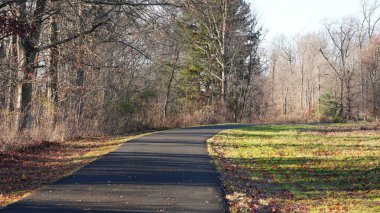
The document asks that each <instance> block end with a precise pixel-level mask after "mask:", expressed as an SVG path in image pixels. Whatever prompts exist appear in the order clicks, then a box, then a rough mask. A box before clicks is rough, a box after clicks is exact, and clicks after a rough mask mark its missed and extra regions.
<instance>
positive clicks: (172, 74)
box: [164, 49, 179, 118]
mask: <svg viewBox="0 0 380 213" xmlns="http://www.w3.org/2000/svg"><path fill="white" fill-rule="evenodd" d="M175 53H176V56H175V61H174V63H173V64H172V69H171V73H170V78H169V82H168V86H167V90H166V96H165V104H164V118H166V117H167V115H168V106H169V99H170V93H171V88H172V83H173V79H174V73H175V71H176V69H177V63H178V59H179V51H178V50H177V49H176V50H175Z"/></svg>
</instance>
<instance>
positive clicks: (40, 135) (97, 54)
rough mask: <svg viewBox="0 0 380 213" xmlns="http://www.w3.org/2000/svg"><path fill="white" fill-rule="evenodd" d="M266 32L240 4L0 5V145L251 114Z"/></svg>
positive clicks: (20, 1)
mask: <svg viewBox="0 0 380 213" xmlns="http://www.w3.org/2000/svg"><path fill="white" fill-rule="evenodd" d="M261 36H262V30H261V28H260V26H259V24H258V21H257V18H256V16H255V14H254V13H252V11H251V8H250V5H249V4H247V3H246V2H245V1H243V0H233V1H222V2H219V1H203V0H202V1H200V0H188V1H175V0H174V1H170V0H157V1H145V0H136V1H125V0H117V1H96V0H74V1H72V0H70V1H66V0H65V1H53V0H5V1H2V2H1V4H0V43H1V46H0V60H1V64H0V66H1V72H0V73H1V74H0V81H1V84H0V85H1V89H0V129H1V130H0V131H1V132H2V134H1V135H0V144H1V147H2V149H8V148H12V147H17V146H22V145H23V144H25V143H27V144H28V143H32V142H33V141H61V140H67V139H75V138H84V137H94V136H102V135H112V134H121V133H125V132H130V131H141V130H149V129H162V128H168V127H180V126H189V125H195V124H208V123H217V122H223V121H235V122H240V121H243V120H250V119H251V118H254V117H256V116H258V115H259V114H260V113H259V112H260V110H259V109H260V108H261V105H262V103H261V102H260V101H261V100H262V99H261V98H257V97H261V96H262V95H263V94H264V93H263V91H262V85H261V84H262V82H261V79H262V78H263V75H262V66H261V60H260V56H259V53H258V49H259V44H260V39H261ZM259 100H260V101H259Z"/></svg>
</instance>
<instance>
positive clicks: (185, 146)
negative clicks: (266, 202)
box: [0, 125, 242, 213]
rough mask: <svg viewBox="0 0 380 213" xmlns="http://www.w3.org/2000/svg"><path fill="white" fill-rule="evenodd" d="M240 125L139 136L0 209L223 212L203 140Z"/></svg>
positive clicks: (39, 211)
mask: <svg viewBox="0 0 380 213" xmlns="http://www.w3.org/2000/svg"><path fill="white" fill-rule="evenodd" d="M241 126H242V125H218V126H203V127H193V128H184V129H174V130H168V131H163V132H158V133H155V134H151V135H147V136H143V137H140V138H137V139H134V140H131V141H129V142H128V143H125V144H124V145H122V146H121V147H120V148H118V149H117V150H116V151H114V152H112V153H110V154H108V155H105V156H104V157H102V158H100V159H98V160H96V161H94V162H92V163H91V164H89V165H87V166H85V167H84V168H82V169H81V170H79V171H78V172H76V173H75V174H73V175H71V176H68V177H66V178H63V179H61V180H60V181H58V182H56V183H54V184H52V185H50V186H47V187H44V188H42V189H40V190H38V191H37V192H35V193H33V194H31V195H30V196H28V197H26V198H25V199H23V200H21V201H19V202H16V203H14V204H11V205H9V206H8V207H6V208H4V209H2V210H0V212H10V213H13V212H28V213H37V212H38V213H44V212H54V213H58V212H95V213H96V212H193V213H196V212H227V211H228V210H227V208H226V202H225V200H224V199H223V195H222V194H223V192H222V189H221V186H220V182H219V176H218V173H217V172H216V170H215V168H214V165H213V163H212V161H211V159H210V157H209V156H208V153H207V148H206V143H205V141H206V140H207V139H208V138H210V137H212V136H213V135H214V134H216V133H218V132H220V131H222V130H225V129H231V128H236V127H241Z"/></svg>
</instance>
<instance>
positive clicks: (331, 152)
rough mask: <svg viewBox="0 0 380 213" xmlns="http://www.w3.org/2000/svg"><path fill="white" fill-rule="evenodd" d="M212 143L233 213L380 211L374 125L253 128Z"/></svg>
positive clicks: (379, 142)
mask: <svg viewBox="0 0 380 213" xmlns="http://www.w3.org/2000/svg"><path fill="white" fill-rule="evenodd" d="M209 142H210V143H209V145H210V146H209V151H210V152H211V154H212V155H213V156H214V157H215V159H216V161H217V166H218V169H219V171H220V172H221V173H222V176H223V182H224V185H225V187H226V193H227V199H228V200H229V203H230V207H231V211H232V212H252V210H255V212H272V211H273V212H274V211H280V212H380V131H379V130H378V128H377V127H376V126H374V125H371V124H327V125H265V126H253V127H247V128H240V129H235V130H227V131H224V132H222V133H220V134H218V135H217V136H215V137H214V138H212V139H210V140H209Z"/></svg>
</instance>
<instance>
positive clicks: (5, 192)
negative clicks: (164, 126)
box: [0, 135, 141, 208]
mask: <svg viewBox="0 0 380 213" xmlns="http://www.w3.org/2000/svg"><path fill="white" fill-rule="evenodd" d="M138 136H141V135H135V136H124V137H113V138H93V139H85V140H77V141H66V142H43V143H40V144H38V145H34V146H32V147H28V148H25V149H23V150H18V151H7V152H0V208H1V207H4V206H6V205H8V204H10V203H12V202H15V201H17V200H19V199H21V198H23V197H25V196H27V195H28V194H30V193H31V192H33V191H34V190H36V189H38V188H40V187H41V186H44V185H47V184H50V183H52V182H54V181H56V180H58V179H61V178H62V177H65V176H67V175H70V174H72V173H73V172H75V171H77V170H78V169H80V168H81V167H83V166H85V165H87V164H89V163H90V162H92V161H94V160H96V159H97V158H99V157H101V156H102V155H105V154H107V153H109V152H111V151H113V150H115V149H116V148H117V147H119V146H120V145H121V144H123V143H124V142H126V141H127V140H130V139H133V138H136V137H138Z"/></svg>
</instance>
